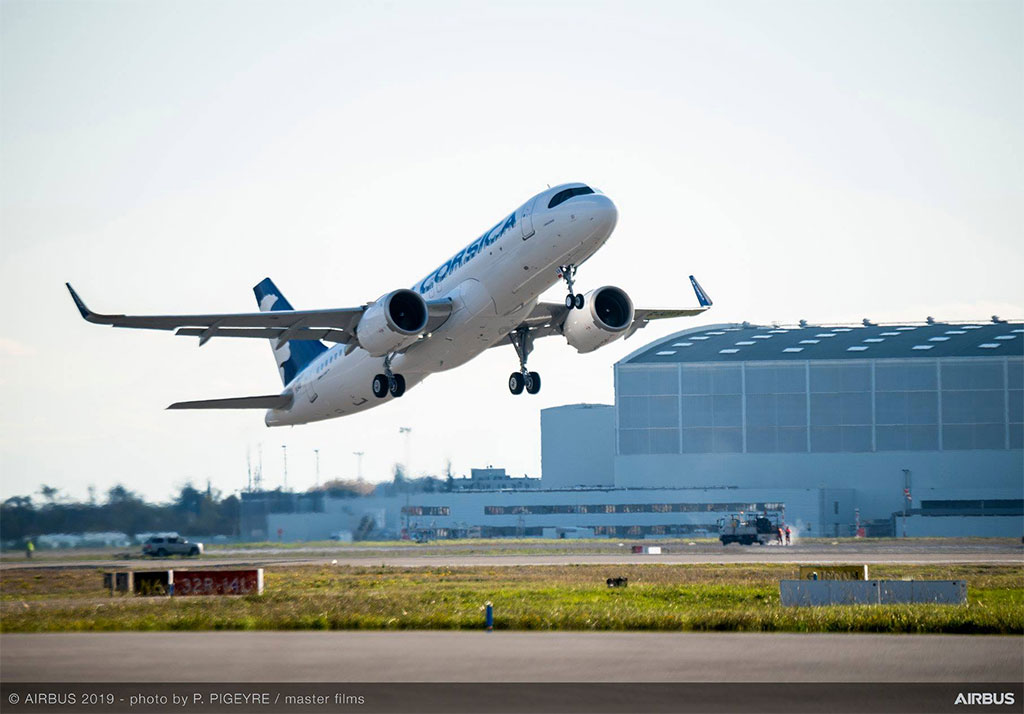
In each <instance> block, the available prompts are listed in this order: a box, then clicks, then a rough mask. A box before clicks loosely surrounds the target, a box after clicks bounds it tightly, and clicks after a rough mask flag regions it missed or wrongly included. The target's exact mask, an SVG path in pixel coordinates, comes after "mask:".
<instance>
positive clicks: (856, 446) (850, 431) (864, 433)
mask: <svg viewBox="0 0 1024 714" xmlns="http://www.w3.org/2000/svg"><path fill="white" fill-rule="evenodd" d="M842 436H843V451H871V427H869V426H844V427H842Z"/></svg>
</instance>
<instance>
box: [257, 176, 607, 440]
mask: <svg viewBox="0 0 1024 714" xmlns="http://www.w3.org/2000/svg"><path fill="white" fill-rule="evenodd" d="M581 185H582V184H567V185H562V186H556V187H554V188H551V189H548V190H546V191H544V192H542V193H540V194H538V195H536V196H534V197H533V198H531V199H530V200H528V201H527V202H526V203H524V204H523V205H522V206H520V207H519V208H518V209H516V211H515V212H514V213H511V214H509V215H508V216H506V217H505V218H502V219H501V221H499V222H498V223H497V224H496V225H495V226H494V227H493V228H491V229H490V230H489V231H487V232H486V233H484V234H483V235H482V236H480V237H479V238H477V239H476V240H475V241H473V242H472V243H470V244H469V245H468V246H466V247H465V248H463V249H462V250H461V251H459V252H458V253H456V254H455V255H453V256H452V257H451V258H450V259H449V260H447V261H446V262H445V263H443V264H442V265H441V266H440V267H438V268H437V269H436V270H434V271H433V272H432V273H430V274H429V275H427V276H426V277H425V278H423V279H422V280H420V281H419V282H417V283H416V284H415V285H413V286H412V289H413V290H415V291H416V292H418V293H420V294H421V295H422V296H423V297H424V299H426V300H436V299H440V298H451V300H452V303H453V311H452V314H451V316H450V317H449V318H448V320H447V321H446V322H445V323H444V324H443V325H441V327H439V328H438V329H436V330H435V331H434V332H433V333H431V335H430V337H429V338H427V339H421V340H419V341H418V342H416V343H414V344H413V345H412V346H411V347H409V348H408V349H407V350H405V351H404V352H402V353H400V354H397V355H395V357H394V358H393V359H392V361H391V369H392V370H393V371H394V372H395V373H400V374H402V375H404V377H405V381H406V386H407V388H412V387H413V386H415V385H416V384H418V383H419V382H421V381H423V379H424V378H426V376H427V375H429V374H431V373H432V372H440V371H443V370H447V369H452V368H454V367H458V366H460V365H462V364H465V363H466V362H468V361H469V360H471V359H473V358H474V357H476V356H477V355H479V354H480V353H481V352H483V351H484V350H486V349H488V348H489V347H491V346H492V345H494V344H495V343H496V342H498V341H499V340H501V339H503V338H505V337H506V336H507V335H508V333H509V332H511V331H512V330H514V329H515V328H516V326H517V325H519V324H520V323H521V322H522V320H523V319H524V318H525V317H526V316H527V315H529V314H530V312H531V311H532V310H533V308H534V307H535V306H536V304H537V300H538V298H539V297H540V295H541V294H542V293H543V292H544V291H545V290H547V289H548V288H550V287H551V286H552V285H554V284H555V283H557V282H558V281H559V275H558V268H559V266H562V265H569V264H573V265H579V264H581V263H582V262H583V261H585V260H586V259H587V258H589V257H590V256H591V255H593V254H594V253H595V252H596V251H597V250H598V248H600V247H601V246H602V245H603V244H604V242H605V241H606V240H608V237H609V236H610V235H611V232H612V230H613V229H614V228H615V223H616V220H617V219H618V212H617V211H616V208H615V204H613V203H612V201H611V199H609V198H608V197H607V196H605V195H604V194H603V193H600V192H596V193H592V194H587V195H580V196H574V197H573V198H571V199H569V200H567V201H565V202H563V203H560V204H558V205H556V206H555V207H554V208H548V202H549V200H550V199H551V197H552V196H553V195H554V194H556V193H557V192H559V191H560V190H564V189H565V188H567V187H573V186H581ZM345 352H346V347H345V346H344V345H335V346H334V347H332V348H331V349H329V350H327V351H326V352H324V353H323V354H322V355H320V356H319V357H318V358H317V359H316V360H314V361H313V362H311V363H310V364H309V365H308V366H307V367H306V368H305V369H304V370H303V371H302V372H300V373H299V374H298V375H296V376H295V378H294V379H293V380H292V381H291V382H290V383H289V384H288V385H287V386H286V387H285V392H286V393H291V394H293V395H294V398H293V401H292V404H291V407H290V408H288V409H272V410H270V411H268V412H267V415H266V423H267V426H284V425H290V424H304V423H306V422H311V421H319V420H322V419H332V418H334V417H338V416H344V415H346V414H354V413H355V412H359V411H363V410H365V409H369V408H371V407H375V406H378V405H380V404H384V403H385V402H388V401H390V400H391V399H392V397H390V396H388V397H386V398H384V399H378V398H377V397H375V396H374V395H373V392H372V386H371V384H372V381H373V377H374V375H376V374H378V373H380V372H382V371H383V359H382V358H380V357H372V356H370V354H369V353H367V352H366V351H365V350H363V349H361V348H356V349H355V350H354V351H350V353H349V354H345Z"/></svg>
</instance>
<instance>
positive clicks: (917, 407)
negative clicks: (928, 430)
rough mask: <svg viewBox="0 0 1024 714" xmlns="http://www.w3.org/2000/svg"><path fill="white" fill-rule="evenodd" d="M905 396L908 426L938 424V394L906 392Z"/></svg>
mask: <svg viewBox="0 0 1024 714" xmlns="http://www.w3.org/2000/svg"><path fill="white" fill-rule="evenodd" d="M906 396H907V423H908V424H937V423H938V422H939V400H938V392H906Z"/></svg>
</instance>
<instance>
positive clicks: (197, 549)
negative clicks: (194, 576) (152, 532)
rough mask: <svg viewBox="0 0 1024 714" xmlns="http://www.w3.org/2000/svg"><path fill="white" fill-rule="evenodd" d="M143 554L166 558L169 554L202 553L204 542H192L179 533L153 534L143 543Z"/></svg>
mask: <svg viewBox="0 0 1024 714" xmlns="http://www.w3.org/2000/svg"><path fill="white" fill-rule="evenodd" d="M142 554H143V555H150V556H153V557H156V558H165V557H167V556H168V555H202V554H203V544H202V543H192V542H191V541H189V540H187V539H186V538H182V537H181V536H177V535H159V536H151V537H150V538H149V539H148V540H147V541H146V542H145V543H143V544H142Z"/></svg>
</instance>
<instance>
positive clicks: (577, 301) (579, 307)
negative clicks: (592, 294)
mask: <svg viewBox="0 0 1024 714" xmlns="http://www.w3.org/2000/svg"><path fill="white" fill-rule="evenodd" d="M573 302H575V304H576V309H577V310H582V309H583V305H584V304H585V301H584V299H583V293H579V294H578V295H577V296H576V299H575V300H574V301H573Z"/></svg>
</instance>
